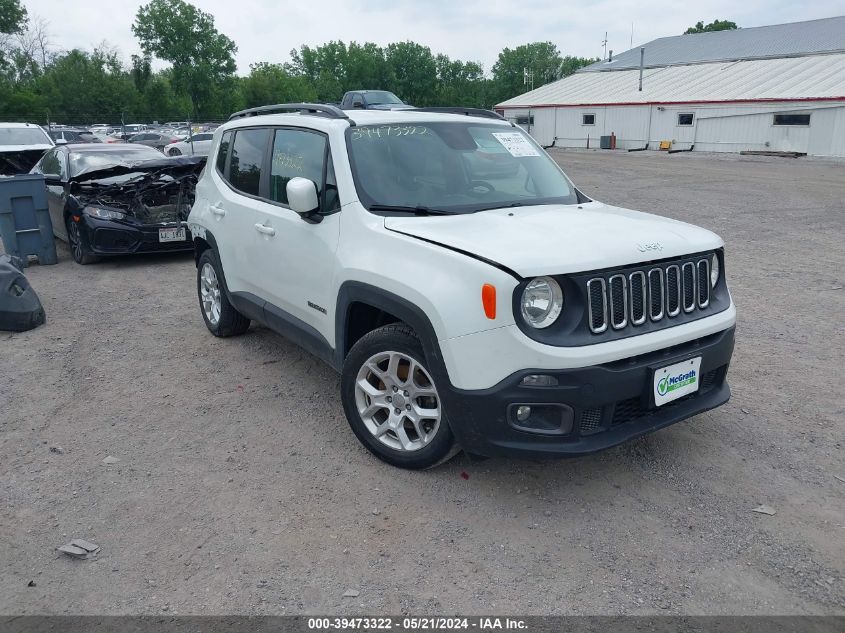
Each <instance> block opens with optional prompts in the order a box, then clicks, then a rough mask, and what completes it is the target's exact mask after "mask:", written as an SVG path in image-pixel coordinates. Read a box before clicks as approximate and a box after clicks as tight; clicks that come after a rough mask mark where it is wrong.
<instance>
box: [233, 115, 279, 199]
mask: <svg viewBox="0 0 845 633" xmlns="http://www.w3.org/2000/svg"><path fill="white" fill-rule="evenodd" d="M269 136H270V130H269V129H266V128H265V129H247V130H237V131H236V132H235V141H234V143H233V144H232V156H231V158H230V159H229V182H230V183H232V186H233V187H234V188H235V189H237V190H238V191H242V192H244V193H248V194H250V195H253V196H257V195H258V193H259V188H260V184H261V166H262V164H263V162H264V153H265V151H266V150H267V140H268V138H269Z"/></svg>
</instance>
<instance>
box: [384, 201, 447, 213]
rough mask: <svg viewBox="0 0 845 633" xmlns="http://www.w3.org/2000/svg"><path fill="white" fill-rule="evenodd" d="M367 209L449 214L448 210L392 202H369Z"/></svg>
mask: <svg viewBox="0 0 845 633" xmlns="http://www.w3.org/2000/svg"><path fill="white" fill-rule="evenodd" d="M369 209H370V211H393V212H395V213H413V214H414V215H451V214H450V213H449V212H448V211H443V210H441V209H432V208H429V207H424V206H422V205H417V206H415V207H410V206H401V205H393V204H371V205H370V207H369Z"/></svg>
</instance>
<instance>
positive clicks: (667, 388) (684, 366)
mask: <svg viewBox="0 0 845 633" xmlns="http://www.w3.org/2000/svg"><path fill="white" fill-rule="evenodd" d="M700 370H701V356H699V357H697V358H691V359H690V360H685V361H683V362H680V363H675V364H674V365H669V366H668V367H661V368H660V369H657V370H655V372H654V404H655V405H656V406H658V407H659V406H661V405H664V404H666V403H667V402H672V400H677V399H678V398H680V397H682V396H685V395H687V394H690V393H695V392H696V391H698V384H699V378H700V373H701V371H700Z"/></svg>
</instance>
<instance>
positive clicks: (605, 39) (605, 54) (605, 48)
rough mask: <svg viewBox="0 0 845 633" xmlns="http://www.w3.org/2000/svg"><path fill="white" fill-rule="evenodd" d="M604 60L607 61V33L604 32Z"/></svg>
mask: <svg viewBox="0 0 845 633" xmlns="http://www.w3.org/2000/svg"><path fill="white" fill-rule="evenodd" d="M601 48H602V51H603V52H602V55H601V57H602V59H607V31H605V32H604V39H603V40H602V41H601Z"/></svg>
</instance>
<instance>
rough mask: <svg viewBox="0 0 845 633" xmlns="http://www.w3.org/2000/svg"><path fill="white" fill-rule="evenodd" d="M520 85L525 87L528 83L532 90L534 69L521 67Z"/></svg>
mask: <svg viewBox="0 0 845 633" xmlns="http://www.w3.org/2000/svg"><path fill="white" fill-rule="evenodd" d="M522 85H523V86H525V87H528V86H529V85H530V86H531V90H534V71H533V70H530V69H529V68H528V67H527V66H526V67H524V68H523V69H522Z"/></svg>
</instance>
